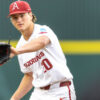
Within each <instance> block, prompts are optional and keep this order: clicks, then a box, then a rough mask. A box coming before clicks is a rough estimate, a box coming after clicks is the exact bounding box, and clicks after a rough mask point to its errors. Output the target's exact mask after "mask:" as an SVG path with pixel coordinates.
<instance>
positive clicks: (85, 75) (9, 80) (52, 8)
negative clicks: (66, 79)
mask: <svg viewBox="0 0 100 100" xmlns="http://www.w3.org/2000/svg"><path fill="white" fill-rule="evenodd" d="M12 1H15V0H0V42H7V41H8V40H9V39H11V45H12V46H14V47H16V44H17V41H18V39H19V38H20V33H19V32H18V31H17V30H16V29H15V28H14V27H13V26H12V24H11V22H10V19H8V18H7V15H8V10H9V4H10V3H11V2H12ZM26 1H28V2H29V3H30V5H31V8H32V11H33V13H34V14H35V15H36V16H37V19H38V20H37V23H39V24H46V25H48V26H50V27H51V28H52V29H53V31H54V32H55V34H56V35H57V36H58V39H59V42H60V44H61V47H62V49H63V52H64V54H65V57H66V59H67V64H68V67H69V69H70V70H71V72H72V74H73V76H74V84H75V89H76V94H77V100H100V78H99V76H100V0H26ZM22 77H23V74H22V73H21V72H20V68H19V64H18V61H17V57H14V58H13V59H11V60H10V61H9V62H7V63H6V64H5V65H3V66H2V67H0V100H10V97H11V96H12V94H13V93H14V91H15V90H16V89H17V87H18V85H19V82H20V81H21V78H22ZM31 92H32V90H31V91H30V92H29V93H28V94H27V95H26V96H25V97H24V98H23V99H22V100H28V99H29V96H30V94H31Z"/></svg>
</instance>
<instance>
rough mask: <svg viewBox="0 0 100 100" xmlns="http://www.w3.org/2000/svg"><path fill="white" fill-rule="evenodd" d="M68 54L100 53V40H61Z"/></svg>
mask: <svg viewBox="0 0 100 100" xmlns="http://www.w3.org/2000/svg"><path fill="white" fill-rule="evenodd" d="M60 44H61V47H62V49H63V51H64V53H66V54H98V53H100V40H91V41H85V40H83V41H82V40H76V41H70V40H69V41H60Z"/></svg>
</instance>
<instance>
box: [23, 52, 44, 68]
mask: <svg viewBox="0 0 100 100" xmlns="http://www.w3.org/2000/svg"><path fill="white" fill-rule="evenodd" d="M43 56H44V53H43V52H40V54H39V55H37V56H36V57H34V58H32V59H31V60H29V61H28V62H26V63H25V64H24V66H25V67H29V66H31V65H32V64H33V63H36V62H37V61H38V60H39V59H41V58H42V57H43Z"/></svg>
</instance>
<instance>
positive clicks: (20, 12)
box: [7, 11, 31, 18]
mask: <svg viewBox="0 0 100 100" xmlns="http://www.w3.org/2000/svg"><path fill="white" fill-rule="evenodd" d="M28 12H31V11H16V12H13V13H10V14H9V15H8V16H7V17H8V18H9V17H10V16H11V15H15V14H22V13H28Z"/></svg>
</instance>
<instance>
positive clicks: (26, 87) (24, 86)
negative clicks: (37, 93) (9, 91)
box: [11, 74, 33, 100]
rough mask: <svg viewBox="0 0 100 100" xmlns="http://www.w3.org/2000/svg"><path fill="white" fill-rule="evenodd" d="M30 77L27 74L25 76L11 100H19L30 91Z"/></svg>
mask: <svg viewBox="0 0 100 100" xmlns="http://www.w3.org/2000/svg"><path fill="white" fill-rule="evenodd" d="M32 80H33V78H32V76H30V75H29V74H25V75H24V77H23V79H22V81H21V83H20V85H19V87H18V89H17V90H16V91H15V93H14V94H13V96H12V97H11V100H20V99H21V98H23V96H25V95H26V94H27V93H28V92H29V91H30V90H31V89H32V87H33V86H32Z"/></svg>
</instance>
